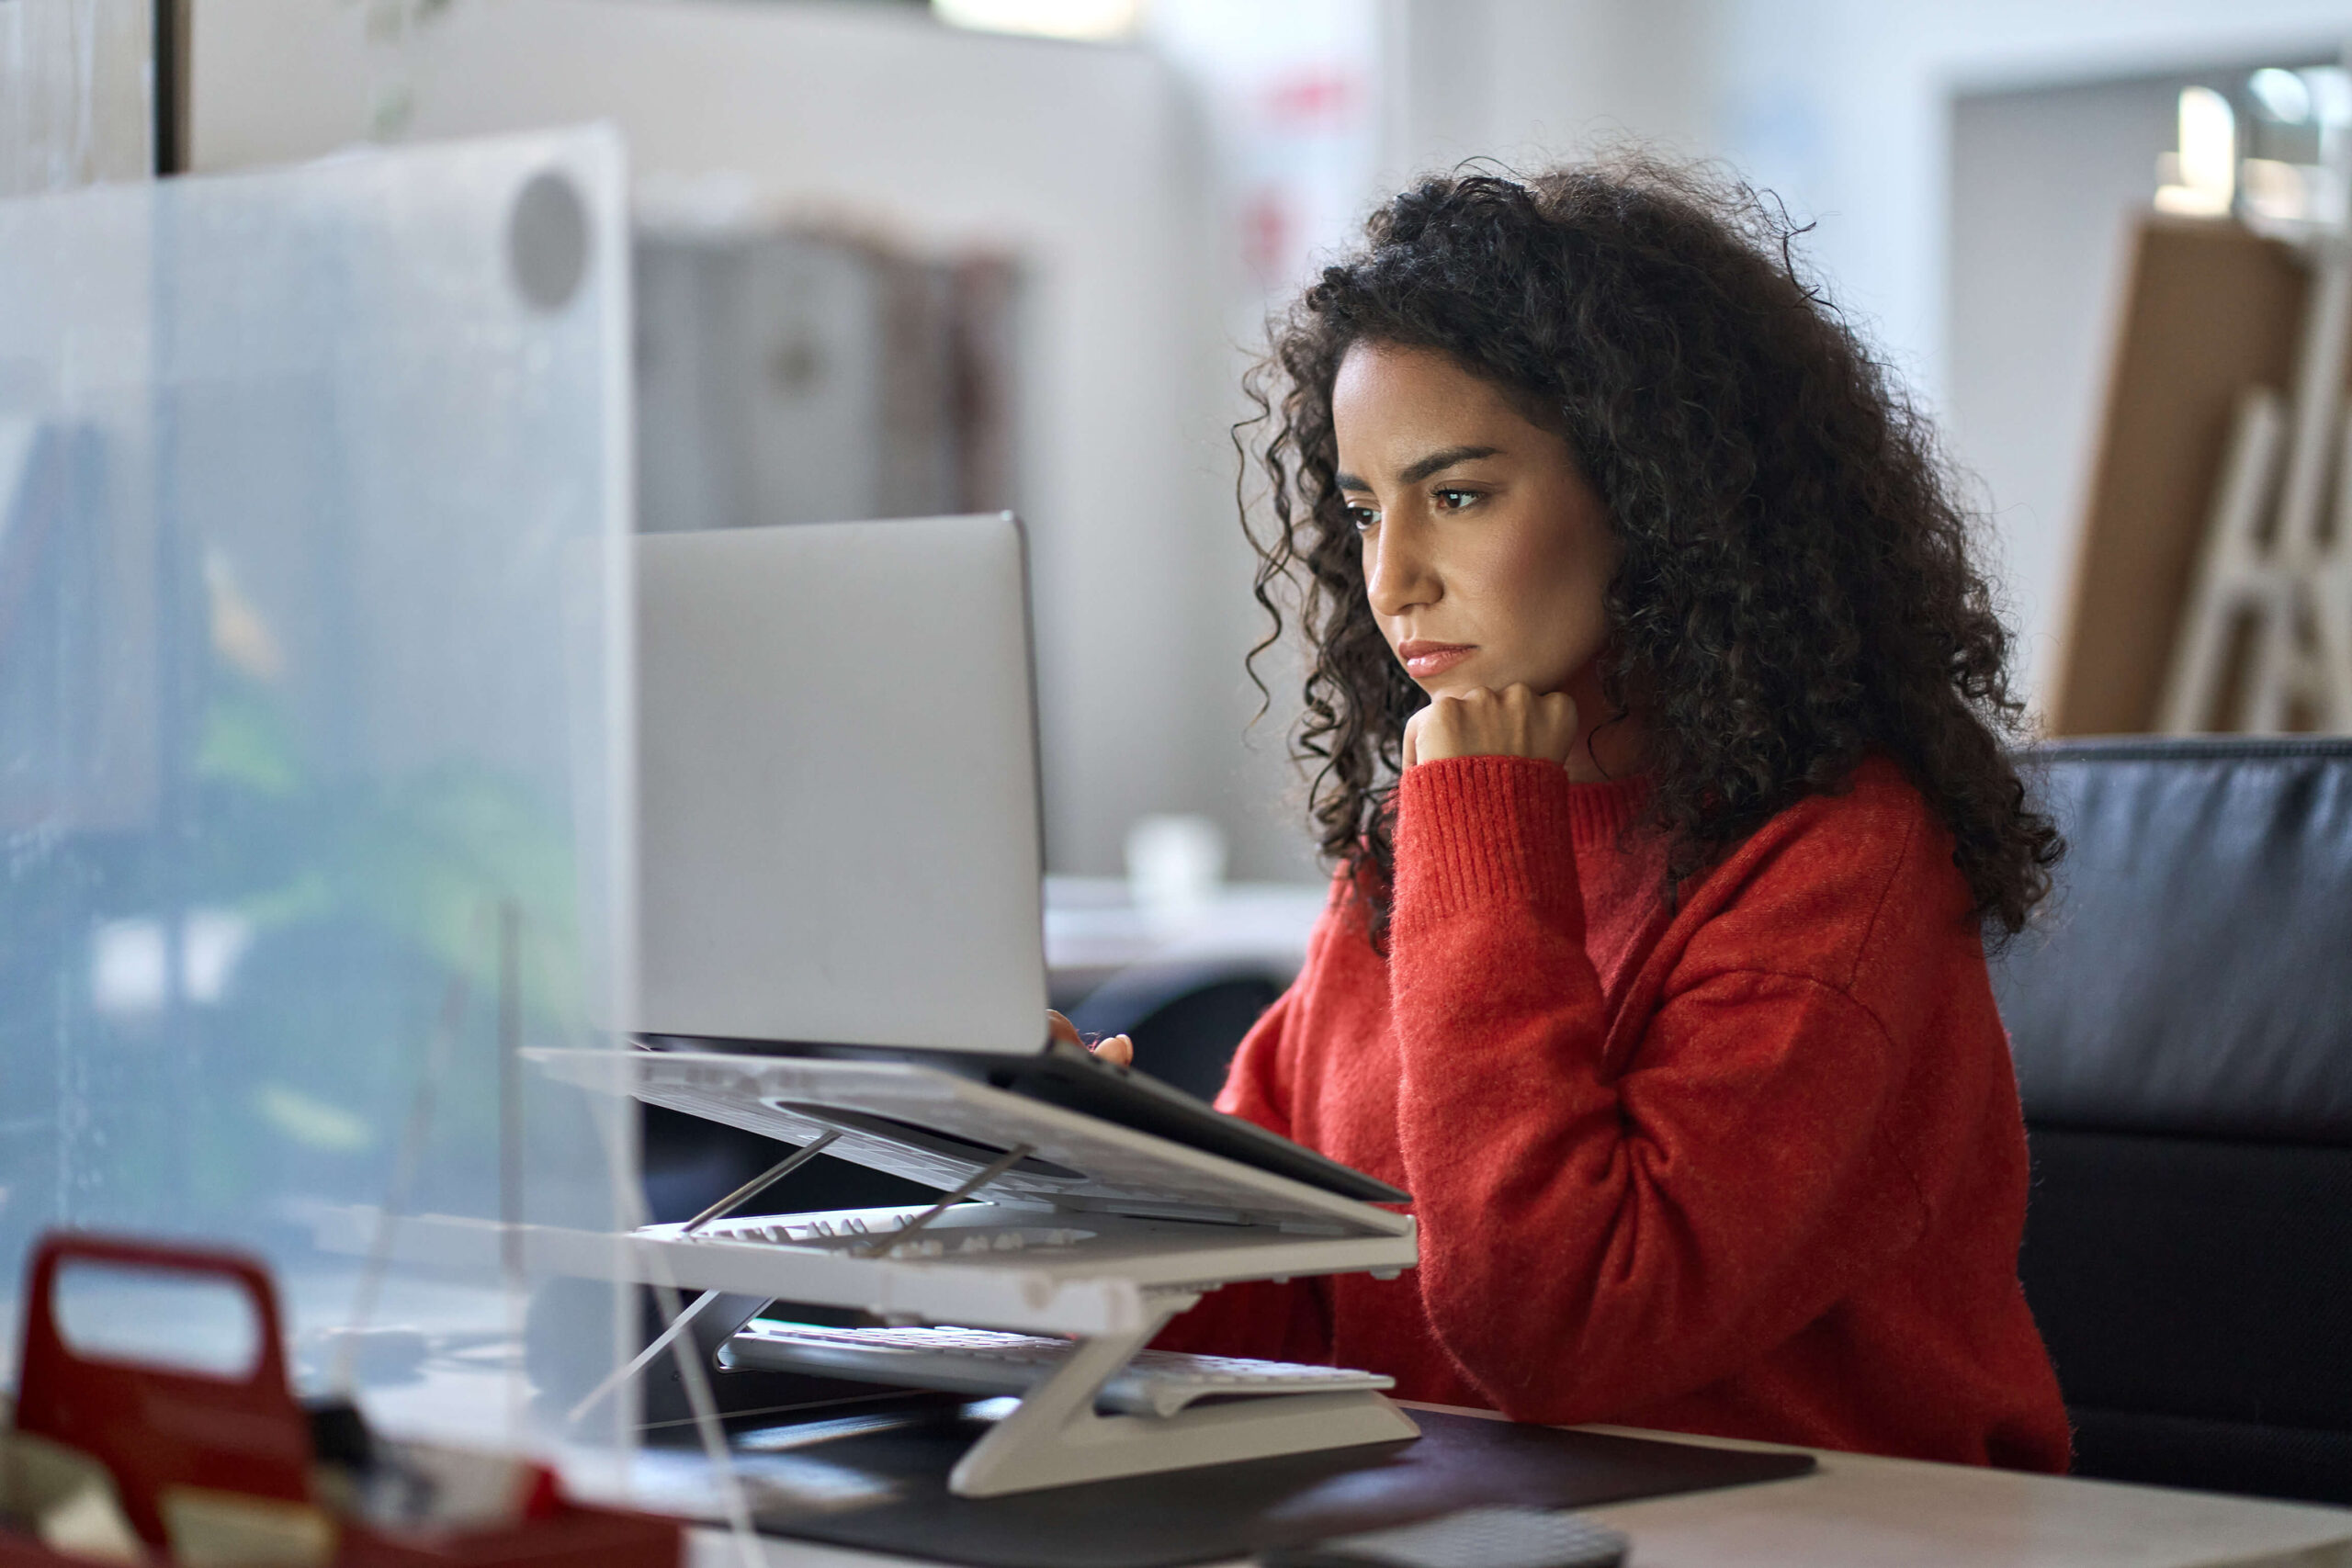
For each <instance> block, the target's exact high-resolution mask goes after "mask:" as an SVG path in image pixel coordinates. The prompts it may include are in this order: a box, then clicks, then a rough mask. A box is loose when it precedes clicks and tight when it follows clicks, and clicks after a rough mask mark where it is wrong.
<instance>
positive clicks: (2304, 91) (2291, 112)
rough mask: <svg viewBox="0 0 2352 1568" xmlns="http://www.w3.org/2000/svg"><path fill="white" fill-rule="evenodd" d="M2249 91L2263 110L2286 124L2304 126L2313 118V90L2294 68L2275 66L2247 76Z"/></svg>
mask: <svg viewBox="0 0 2352 1568" xmlns="http://www.w3.org/2000/svg"><path fill="white" fill-rule="evenodd" d="M2245 85H2246V90H2247V91H2248V92H2251V93H2252V94H2253V95H2254V101H2255V102H2256V103H2257V104H2260V105H2261V106H2262V112H2263V113H2264V114H2266V115H2268V116H2269V117H2270V118H2272V119H2275V120H2277V121H2278V122H2279V123H2280V124H2282V125H2301V124H2302V123H2303V121H2305V120H2307V119H2309V118H2312V90H2311V88H2310V87H2308V86H2306V85H2304V83H2303V79H2302V78H2301V76H2298V75H2296V74H2295V73H2293V72H2292V71H2281V70H2279V69H2278V67H2277V66H2275V65H2273V66H2270V67H2268V68H2267V69H2265V70H2261V71H2257V72H2256V73H2254V74H2253V75H2251V76H2249V77H2247V78H2246V79H2245Z"/></svg>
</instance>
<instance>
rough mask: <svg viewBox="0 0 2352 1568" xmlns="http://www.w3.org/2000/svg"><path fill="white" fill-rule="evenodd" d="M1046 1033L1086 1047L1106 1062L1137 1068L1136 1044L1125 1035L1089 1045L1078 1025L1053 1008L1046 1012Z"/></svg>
mask: <svg viewBox="0 0 2352 1568" xmlns="http://www.w3.org/2000/svg"><path fill="white" fill-rule="evenodd" d="M1046 1033H1048V1034H1050V1035H1052V1036H1053V1037H1054V1038H1055V1039H1057V1040H1059V1041H1063V1042H1065V1043H1069V1044H1071V1045H1085V1046H1086V1048H1087V1049H1088V1050H1090V1051H1091V1052H1093V1053H1094V1054H1095V1055H1098V1056H1100V1057H1102V1058H1103V1060H1104V1061H1106V1062H1116V1063H1118V1064H1119V1066H1123V1067H1131V1066H1135V1062H1136V1043H1135V1042H1134V1041H1132V1040H1130V1039H1128V1038H1127V1037H1126V1036H1125V1035H1124V1034H1114V1035H1112V1036H1110V1037H1109V1038H1108V1039H1104V1040H1097V1041H1095V1042H1093V1043H1091V1044H1088V1043H1087V1039H1086V1036H1084V1035H1083V1034H1080V1032H1078V1025H1076V1024H1074V1023H1072V1022H1071V1021H1069V1020H1068V1019H1066V1018H1064V1017H1063V1016H1062V1015H1061V1014H1060V1013H1057V1012H1056V1011H1055V1010H1053V1009H1051V1008H1047V1009H1046Z"/></svg>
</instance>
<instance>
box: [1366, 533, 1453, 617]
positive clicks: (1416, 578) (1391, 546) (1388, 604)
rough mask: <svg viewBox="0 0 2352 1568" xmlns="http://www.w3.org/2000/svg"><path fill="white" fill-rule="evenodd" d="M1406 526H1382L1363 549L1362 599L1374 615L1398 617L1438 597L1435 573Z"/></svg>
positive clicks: (1417, 541)
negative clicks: (1368, 604) (1366, 601)
mask: <svg viewBox="0 0 2352 1568" xmlns="http://www.w3.org/2000/svg"><path fill="white" fill-rule="evenodd" d="M1419 543H1420V542H1419V540H1418V539H1416V538H1414V537H1413V531H1412V530H1411V529H1410V528H1409V527H1402V526H1397V525H1393V524H1383V525H1381V527H1380V529H1379V530H1378V531H1377V532H1376V533H1374V535H1373V536H1372V538H1371V539H1370V540H1369V541H1368V542H1367V544H1366V547H1365V549H1364V563H1363V569H1364V570H1363V586H1364V596H1365V598H1366V599H1367V600H1369V601H1370V603H1371V604H1372V613H1373V614H1374V615H1403V614H1404V613H1405V612H1406V611H1408V610H1410V609H1412V608H1414V607H1415V606H1417V605H1420V604H1430V603H1433V602H1434V601H1435V600H1436V599H1437V596H1438V583H1437V574H1436V573H1435V572H1434V571H1433V570H1431V569H1430V568H1431V563H1430V560H1429V558H1428V557H1427V555H1426V553H1425V552H1424V551H1422V550H1421V549H1420V547H1419Z"/></svg>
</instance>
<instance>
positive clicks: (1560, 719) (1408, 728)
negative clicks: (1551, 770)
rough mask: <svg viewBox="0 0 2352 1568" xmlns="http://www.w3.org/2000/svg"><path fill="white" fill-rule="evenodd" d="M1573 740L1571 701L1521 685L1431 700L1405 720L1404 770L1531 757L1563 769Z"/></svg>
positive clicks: (1574, 727) (1574, 726) (1476, 689)
mask: <svg viewBox="0 0 2352 1568" xmlns="http://www.w3.org/2000/svg"><path fill="white" fill-rule="evenodd" d="M1576 740H1577V705H1576V699H1575V698H1573V697H1571V696H1569V695H1568V694H1566V692H1547V693H1545V694H1543V695H1541V696H1538V695H1537V694H1535V693H1534V692H1532V691H1531V690H1529V689H1528V688H1527V687H1526V686H1524V685H1515V686H1505V687H1504V688H1503V689H1502V690H1501V691H1499V692H1492V691H1488V690H1487V688H1486V687H1484V686H1477V687H1474V688H1472V689H1471V690H1469V691H1467V692H1464V693H1462V694H1460V695H1458V696H1455V695H1446V696H1436V697H1431V698H1430V705H1429V706H1427V707H1425V708H1423V709H1422V710H1421V711H1420V712H1419V713H1417V714H1415V715H1414V716H1412V717H1411V718H1408V719H1407V720H1406V721H1405V765H1406V766H1407V767H1408V768H1410V767H1414V766H1416V765H1418V764H1419V763H1422V762H1437V761H1444V760H1445V759H1446V758H1448V757H1534V758H1538V759H1541V760H1542V761H1546V762H1558V763H1560V764H1562V765H1563V766H1566V763H1567V761H1568V752H1569V751H1570V750H1572V749H1573V748H1574V747H1575V745H1576Z"/></svg>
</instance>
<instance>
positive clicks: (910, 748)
mask: <svg viewBox="0 0 2352 1568" xmlns="http://www.w3.org/2000/svg"><path fill="white" fill-rule="evenodd" d="M636 546H637V581H638V588H637V593H638V626H637V631H638V705H639V713H638V751H639V768H638V790H639V803H638V811H639V865H640V870H639V887H640V892H641V897H640V901H639V950H640V953H641V965H642V967H641V972H640V975H639V998H640V1000H639V1018H638V1020H637V1023H636V1028H637V1030H638V1032H641V1033H651V1034H676V1035H695V1036H701V1037H705V1038H716V1039H722V1040H747V1041H789V1042H796V1043H817V1044H847V1045H880V1046H895V1047H912V1048H918V1049H926V1048H927V1049H938V1050H956V1051H985V1052H995V1053H1002V1054H1007V1055H1012V1054H1018V1055H1031V1054H1034V1053H1035V1052H1036V1051H1038V1050H1039V1049H1040V1048H1041V1047H1042V1046H1043V1045H1044V1043H1045V1038H1046V1020H1045V1010H1046V964H1045V935H1044V913H1043V909H1042V908H1041V905H1040V892H1039V886H1040V881H1039V878H1040V873H1041V870H1042V866H1043V854H1042V849H1041V843H1040V830H1039V821H1038V805H1037V746H1036V716H1035V696H1034V685H1033V681H1032V676H1031V668H1030V650H1029V616H1028V589H1027V573H1026V570H1025V566H1024V559H1023V555H1024V552H1023V539H1022V534H1021V526H1020V525H1019V524H1018V523H1017V522H1016V521H1015V520H1014V519H1013V517H1012V514H1011V513H1000V514H996V515H992V516H978V517H933V518H921V519H911V520H907V521H892V522H881V523H828V524H797V525H786V526H783V527H775V528H731V529H724V530H716V531H712V532H707V533H687V534H654V535H645V536H639V538H638V539H637V541H636Z"/></svg>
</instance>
